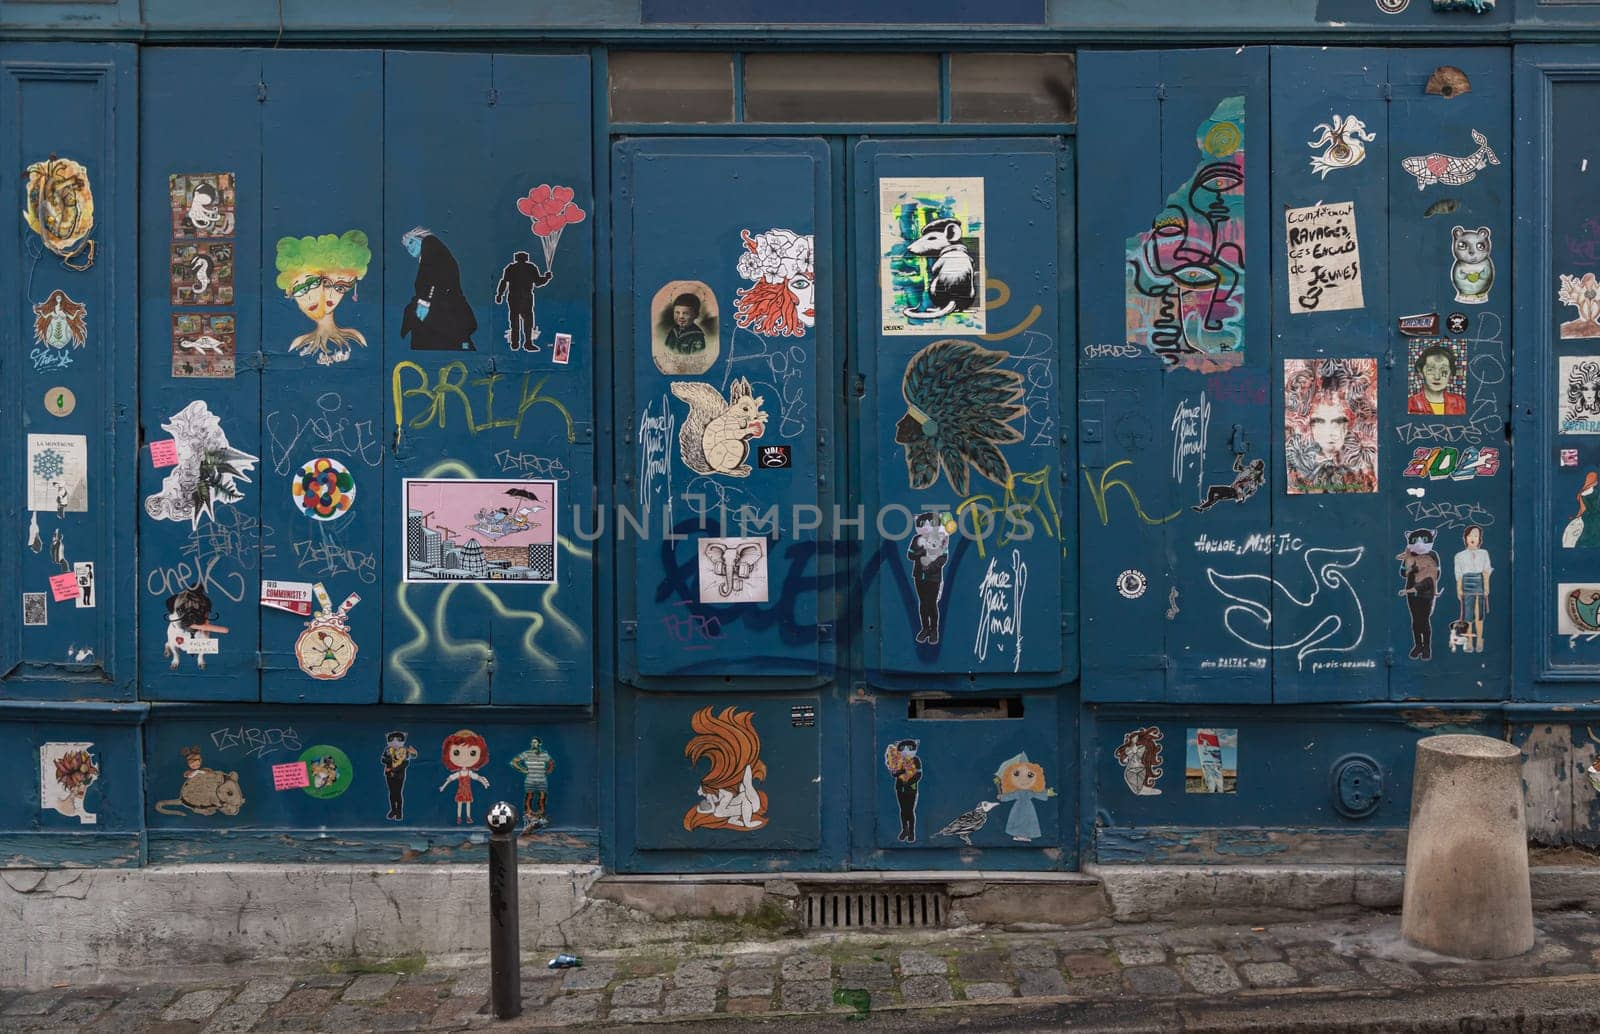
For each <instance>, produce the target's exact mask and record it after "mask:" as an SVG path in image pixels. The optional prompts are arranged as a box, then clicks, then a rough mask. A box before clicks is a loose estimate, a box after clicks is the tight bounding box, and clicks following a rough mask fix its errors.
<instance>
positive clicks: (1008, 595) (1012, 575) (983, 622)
mask: <svg viewBox="0 0 1600 1034" xmlns="http://www.w3.org/2000/svg"><path fill="white" fill-rule="evenodd" d="M1000 559H1001V558H1000V556H999V554H996V555H995V556H992V557H990V558H989V566H988V568H987V569H986V570H985V571H984V573H983V581H982V582H981V583H980V584H979V585H978V633H977V636H976V638H974V639H973V642H972V653H973V655H974V656H975V657H977V658H978V660H979V662H980V663H981V662H983V661H986V660H988V657H989V648H990V647H991V646H992V647H994V649H995V650H997V651H999V652H1001V653H1004V652H1006V651H1007V650H1010V651H1011V670H1012V671H1021V670H1022V620H1023V600H1024V596H1025V594H1026V593H1027V590H1028V565H1027V564H1025V563H1023V560H1022V551H1021V550H1017V549H1013V550H1012V551H1011V566H1010V567H1009V568H1002V567H1000V566H999V564H1000Z"/></svg>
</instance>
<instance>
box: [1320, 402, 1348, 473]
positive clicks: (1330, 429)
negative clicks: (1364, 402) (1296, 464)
mask: <svg viewBox="0 0 1600 1034" xmlns="http://www.w3.org/2000/svg"><path fill="white" fill-rule="evenodd" d="M1310 427H1311V440H1312V441H1314V442H1316V443H1317V447H1318V448H1320V449H1321V450H1322V455H1323V456H1325V457H1327V458H1328V459H1337V458H1338V457H1339V456H1340V454H1342V453H1343V452H1344V441H1345V439H1346V438H1348V437H1349V436H1350V415H1349V414H1348V413H1346V412H1345V409H1344V407H1343V406H1341V405H1339V404H1338V403H1337V402H1319V403H1317V405H1316V406H1315V407H1313V408H1312V410H1311V420H1310Z"/></svg>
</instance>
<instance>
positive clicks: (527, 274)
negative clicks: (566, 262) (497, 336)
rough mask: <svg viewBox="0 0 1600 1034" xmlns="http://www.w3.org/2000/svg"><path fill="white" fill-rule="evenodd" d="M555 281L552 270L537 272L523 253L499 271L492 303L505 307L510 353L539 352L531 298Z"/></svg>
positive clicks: (537, 325)
mask: <svg viewBox="0 0 1600 1034" xmlns="http://www.w3.org/2000/svg"><path fill="white" fill-rule="evenodd" d="M554 279H555V271H554V270H552V271H550V272H548V273H546V272H545V271H544V270H542V269H540V268H539V267H538V265H537V264H535V263H534V262H533V260H532V259H530V258H529V257H528V253H527V252H526V251H519V252H516V253H515V254H513V255H512V256H511V261H510V262H508V263H506V267H505V268H504V269H502V270H501V271H500V283H499V285H498V286H496V287H495V289H494V303H495V304H496V305H504V306H505V307H506V343H507V344H509V345H510V346H511V350H512V351H513V352H517V351H524V352H538V351H541V349H540V348H539V345H538V341H539V324H538V321H537V320H535V319H534V312H533V296H534V292H535V291H537V290H538V289H539V288H541V287H543V286H545V285H546V284H548V283H549V282H550V281H551V280H554Z"/></svg>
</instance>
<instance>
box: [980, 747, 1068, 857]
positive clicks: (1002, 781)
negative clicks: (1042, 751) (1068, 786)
mask: <svg viewBox="0 0 1600 1034" xmlns="http://www.w3.org/2000/svg"><path fill="white" fill-rule="evenodd" d="M994 785H995V789H996V791H998V792H997V793H996V795H995V797H996V800H998V801H1000V803H1002V804H1004V803H1005V802H1007V801H1011V802H1012V804H1011V814H1010V815H1009V816H1007V817H1006V833H1007V834H1008V835H1009V836H1010V837H1011V839H1012V840H1015V841H1017V842H1019V843H1023V844H1026V843H1029V842H1031V841H1033V840H1036V839H1038V838H1039V836H1040V835H1041V834H1040V831H1039V812H1038V810H1037V809H1036V808H1035V807H1034V803H1033V802H1034V801H1045V800H1049V799H1050V798H1051V797H1054V796H1056V792H1055V790H1053V789H1048V788H1047V787H1046V786H1045V778H1044V766H1043V765H1040V764H1038V763H1036V762H1033V761H1029V760H1028V755H1027V754H1026V753H1023V754H1016V755H1013V756H1012V757H1009V758H1007V759H1006V760H1005V761H1004V762H1002V763H1001V765H1000V767H999V768H998V769H996V770H995V773H994Z"/></svg>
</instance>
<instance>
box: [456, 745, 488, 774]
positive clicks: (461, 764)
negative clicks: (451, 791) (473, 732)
mask: <svg viewBox="0 0 1600 1034" xmlns="http://www.w3.org/2000/svg"><path fill="white" fill-rule="evenodd" d="M482 756H483V752H482V751H481V750H479V749H478V745H477V744H476V743H457V744H456V745H455V746H453V747H451V748H450V763H451V764H452V765H454V766H455V767H457V768H477V767H478V759H479V758H481V757H482Z"/></svg>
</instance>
